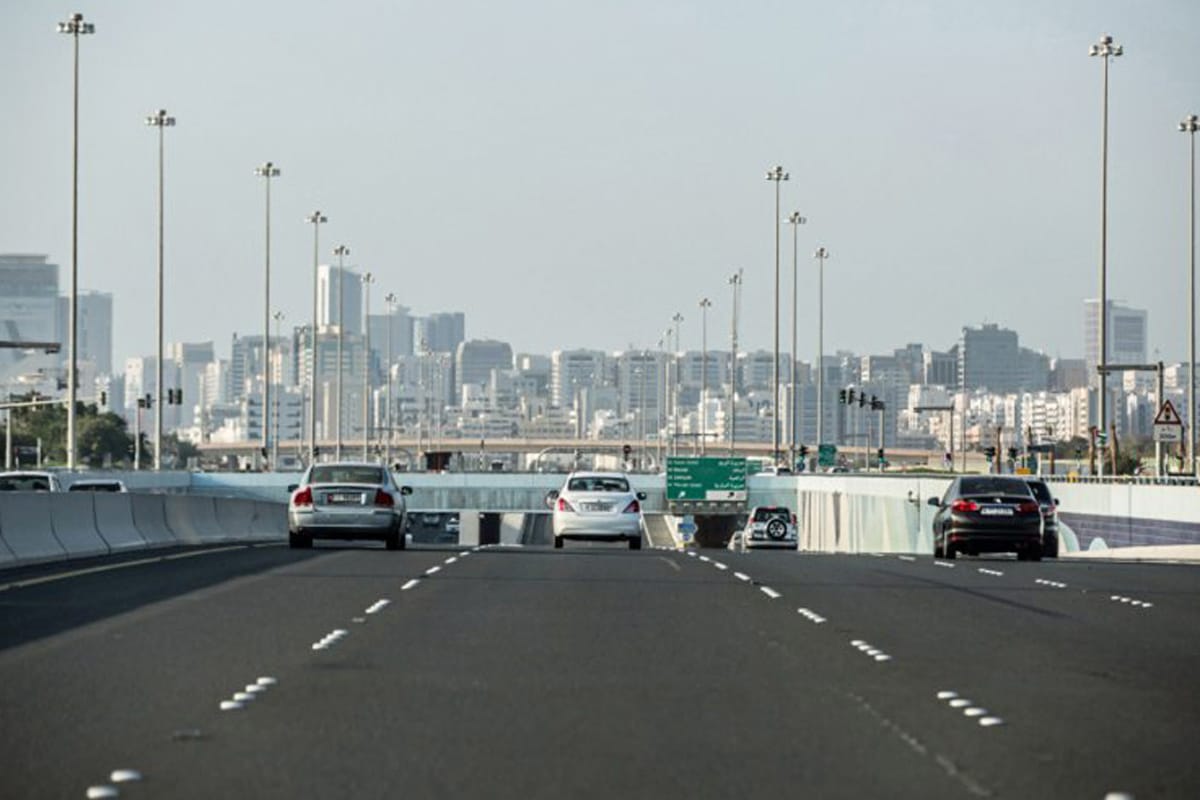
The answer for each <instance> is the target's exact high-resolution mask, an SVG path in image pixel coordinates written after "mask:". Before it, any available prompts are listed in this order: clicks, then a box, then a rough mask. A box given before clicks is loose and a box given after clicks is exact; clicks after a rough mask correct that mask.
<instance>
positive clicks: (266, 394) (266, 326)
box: [160, 161, 279, 469]
mask: <svg viewBox="0 0 1200 800" xmlns="http://www.w3.org/2000/svg"><path fill="white" fill-rule="evenodd" d="M254 174H255V175H257V176H258V177H260V178H263V179H265V181H266V186H267V195H266V196H267V206H266V209H267V211H266V259H265V262H264V266H263V350H262V352H263V420H264V423H263V450H264V451H265V450H266V449H267V446H268V444H269V442H270V439H271V437H270V425H268V424H266V421H267V420H268V419H269V418H270V417H269V414H268V409H269V408H270V407H271V179H272V178H278V177H279V167H277V166H275V165H274V164H273V163H271V162H270V161H268V162H266V163H264V164H263V165H262V166H261V167H255V168H254ZM160 410H161V409H160ZM274 468H275V462H274V461H272V462H271V469H274Z"/></svg>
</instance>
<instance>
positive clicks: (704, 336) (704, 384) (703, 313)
mask: <svg viewBox="0 0 1200 800" xmlns="http://www.w3.org/2000/svg"><path fill="white" fill-rule="evenodd" d="M710 308H712V301H711V300H709V299H708V298H707V297H703V298H701V299H700V455H704V451H705V447H706V445H707V443H708V421H707V417H708V411H707V409H706V408H705V401H706V399H707V398H706V395H707V394H708V310H709V309H710Z"/></svg>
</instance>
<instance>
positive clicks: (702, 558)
mask: <svg viewBox="0 0 1200 800" xmlns="http://www.w3.org/2000/svg"><path fill="white" fill-rule="evenodd" d="M700 560H701V561H703V562H705V563H708V562H710V561H712V559H711V558H709V557H708V556H700Z"/></svg>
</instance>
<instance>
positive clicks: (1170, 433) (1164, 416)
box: [1154, 400, 1183, 444]
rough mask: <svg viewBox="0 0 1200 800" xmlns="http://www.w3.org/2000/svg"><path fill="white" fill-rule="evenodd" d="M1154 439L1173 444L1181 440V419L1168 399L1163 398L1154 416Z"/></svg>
mask: <svg viewBox="0 0 1200 800" xmlns="http://www.w3.org/2000/svg"><path fill="white" fill-rule="evenodd" d="M1154 441H1156V442H1169V443H1171V444H1175V443H1178V442H1182V441H1183V420H1181V419H1180V418H1179V412H1178V411H1176V410H1175V406H1174V405H1173V404H1172V403H1171V401H1170V400H1164V401H1163V404H1162V407H1160V408H1159V409H1158V414H1156V415H1155V417H1154Z"/></svg>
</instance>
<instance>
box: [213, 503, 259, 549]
mask: <svg viewBox="0 0 1200 800" xmlns="http://www.w3.org/2000/svg"><path fill="white" fill-rule="evenodd" d="M213 511H214V513H215V514H216V519H217V526H218V527H219V528H220V529H221V532H222V533H223V534H224V536H225V537H226V538H228V539H248V538H250V536H251V534H250V529H251V527H252V526H253V525H254V501H253V500H241V499H235V498H232V497H214V498H213Z"/></svg>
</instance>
